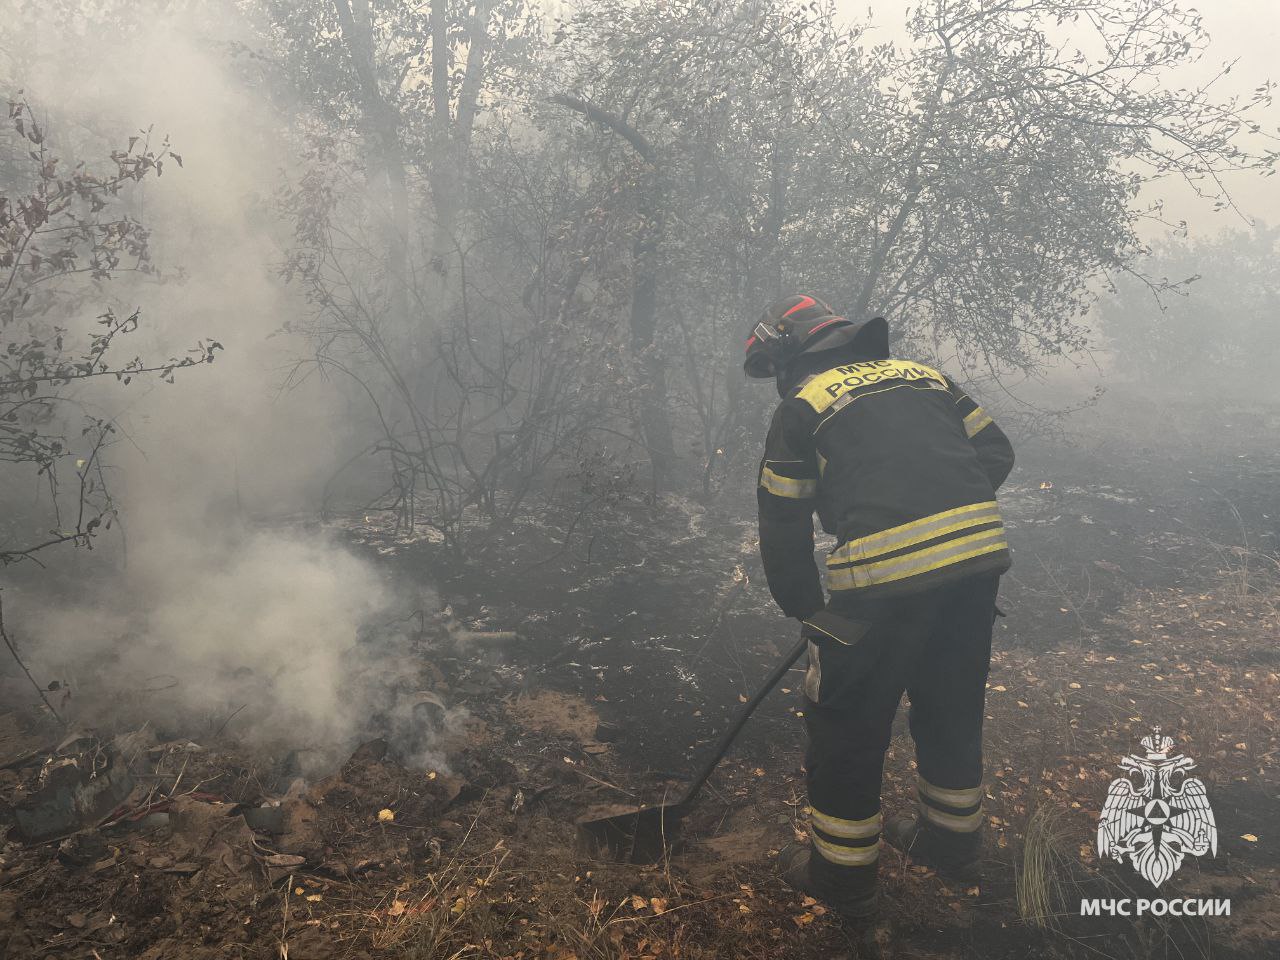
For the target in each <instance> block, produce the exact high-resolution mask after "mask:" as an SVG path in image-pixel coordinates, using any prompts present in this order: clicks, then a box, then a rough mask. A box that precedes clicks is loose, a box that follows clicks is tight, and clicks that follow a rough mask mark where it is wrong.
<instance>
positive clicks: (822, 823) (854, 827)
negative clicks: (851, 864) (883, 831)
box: [809, 807, 880, 840]
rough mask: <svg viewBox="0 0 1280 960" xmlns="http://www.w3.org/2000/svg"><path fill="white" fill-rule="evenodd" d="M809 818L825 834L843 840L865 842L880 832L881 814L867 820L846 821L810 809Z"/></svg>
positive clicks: (812, 808)
mask: <svg viewBox="0 0 1280 960" xmlns="http://www.w3.org/2000/svg"><path fill="white" fill-rule="evenodd" d="M809 817H810V819H811V820H813V825H814V826H815V827H817V828H818V829H819V830H821V831H822V832H823V833H828V834H830V835H831V836H833V837H839V838H840V839H842V840H865V839H866V838H867V837H874V836H875V835H876V834H877V833H879V832H880V814H879V813H877V814H876V815H875V816H873V817H867V819H865V820H844V819H841V818H840V817H833V816H831V815H830V814H829V813H823V812H822V811H821V810H818V809H815V808H814V807H810V808H809Z"/></svg>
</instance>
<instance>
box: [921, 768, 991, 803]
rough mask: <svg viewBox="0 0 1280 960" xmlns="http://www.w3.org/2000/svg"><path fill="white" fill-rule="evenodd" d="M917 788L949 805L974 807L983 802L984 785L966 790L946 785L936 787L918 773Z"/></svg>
mask: <svg viewBox="0 0 1280 960" xmlns="http://www.w3.org/2000/svg"><path fill="white" fill-rule="evenodd" d="M916 789H917V790H919V791H920V792H921V793H923V794H924V795H925V796H927V797H932V798H933V799H934V800H937V801H938V802H939V803H945V804H946V805H947V806H948V807H972V806H973V805H974V804H975V803H981V802H982V787H980V786H978V787H968V788H966V789H964V790H948V789H947V788H946V787H935V786H934V785H933V784H932V783H930V782H929V781H928V780H926V779H925V778H924V777H922V776H920V775H918V774H917V775H916Z"/></svg>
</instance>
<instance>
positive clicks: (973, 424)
mask: <svg viewBox="0 0 1280 960" xmlns="http://www.w3.org/2000/svg"><path fill="white" fill-rule="evenodd" d="M990 423H991V418H990V417H989V416H987V411H985V410H983V409H982V408H981V407H975V408H974V409H973V412H971V413H970V414H969V415H968V416H967V417H965V418H964V432H965V435H966V436H968V437H970V438H972V437H973V436H974V434H977V433H979V432H980V431H981V430H982V429H983V428H984V427H986V426H987V425H988V424H990Z"/></svg>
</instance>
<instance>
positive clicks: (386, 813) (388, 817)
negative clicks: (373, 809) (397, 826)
mask: <svg viewBox="0 0 1280 960" xmlns="http://www.w3.org/2000/svg"><path fill="white" fill-rule="evenodd" d="M395 818H396V812H395V811H394V810H391V809H389V808H387V807H383V808H382V809H381V810H379V811H378V822H379V823H390V822H391V821H392V820H394V819H395Z"/></svg>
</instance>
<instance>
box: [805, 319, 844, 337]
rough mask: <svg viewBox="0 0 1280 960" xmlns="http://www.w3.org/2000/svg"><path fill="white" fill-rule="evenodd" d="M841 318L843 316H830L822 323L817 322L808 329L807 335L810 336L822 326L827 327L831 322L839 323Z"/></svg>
mask: <svg viewBox="0 0 1280 960" xmlns="http://www.w3.org/2000/svg"><path fill="white" fill-rule="evenodd" d="M843 319H844V317H832V318H831V319H830V320H823V321H822V323H820V324H818V325H817V326H816V327H814V328H813V329H812V330H810V331H809V336H811V337H812V336H813V335H814V334H815V333H817V332H818V331H819V330H821V329H822V328H823V327H829V326H831V325H832V324H833V323H839V322H840V321H841V320H843Z"/></svg>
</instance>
